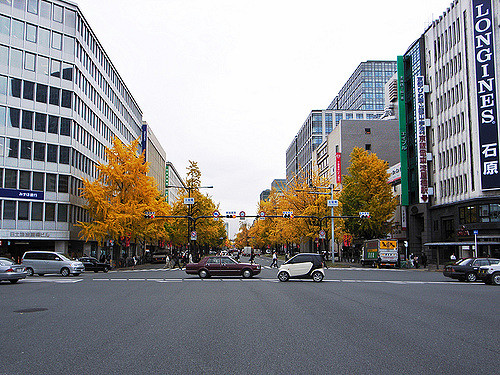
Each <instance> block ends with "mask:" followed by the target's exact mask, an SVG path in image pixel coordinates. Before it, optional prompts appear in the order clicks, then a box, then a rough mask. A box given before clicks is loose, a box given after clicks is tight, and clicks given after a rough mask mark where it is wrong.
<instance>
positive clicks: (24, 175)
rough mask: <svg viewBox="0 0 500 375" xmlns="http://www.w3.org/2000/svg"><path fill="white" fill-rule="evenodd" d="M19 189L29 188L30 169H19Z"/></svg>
mask: <svg viewBox="0 0 500 375" xmlns="http://www.w3.org/2000/svg"><path fill="white" fill-rule="evenodd" d="M19 189H22V190H29V189H31V172H30V171H19Z"/></svg>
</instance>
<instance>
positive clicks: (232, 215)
mask: <svg viewBox="0 0 500 375" xmlns="http://www.w3.org/2000/svg"><path fill="white" fill-rule="evenodd" d="M235 218H236V211H230V212H226V219H235Z"/></svg>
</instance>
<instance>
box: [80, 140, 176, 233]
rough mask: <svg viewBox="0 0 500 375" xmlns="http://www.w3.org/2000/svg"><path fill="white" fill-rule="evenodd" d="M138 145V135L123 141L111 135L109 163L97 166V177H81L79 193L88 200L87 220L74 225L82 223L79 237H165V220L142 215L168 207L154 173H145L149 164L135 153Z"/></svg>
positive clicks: (108, 151) (158, 212) (107, 150)
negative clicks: (126, 141) (125, 143)
mask: <svg viewBox="0 0 500 375" xmlns="http://www.w3.org/2000/svg"><path fill="white" fill-rule="evenodd" d="M138 145H139V140H138V139H136V140H134V141H133V142H132V143H130V144H129V145H124V144H123V143H122V142H121V141H120V140H119V139H118V138H114V139H113V144H112V147H111V148H107V149H106V159H107V161H108V164H99V165H98V166H97V171H98V177H97V179H96V180H95V181H90V180H88V179H83V190H82V197H83V198H84V199H85V200H86V202H87V203H86V205H85V206H84V208H85V209H86V210H87V211H88V213H89V216H90V221H89V222H78V223H77V225H78V226H80V227H81V231H80V238H83V239H85V241H90V240H93V241H98V242H99V243H102V242H103V241H105V240H115V241H117V240H118V239H120V238H121V237H129V238H131V240H132V242H136V241H138V240H147V239H152V240H157V239H163V238H165V236H166V231H165V227H164V224H165V221H164V220H149V219H146V218H145V217H144V213H145V212H147V211H152V212H155V213H156V215H158V216H161V215H168V214H169V213H170V209H169V206H168V204H167V202H165V198H164V197H162V196H161V195H160V192H159V190H158V188H157V186H156V183H155V181H154V179H153V177H150V176H147V172H148V170H149V164H148V163H146V162H145V161H144V155H143V154H141V155H140V154H139V153H138V151H137V150H138Z"/></svg>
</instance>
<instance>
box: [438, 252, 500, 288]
mask: <svg viewBox="0 0 500 375" xmlns="http://www.w3.org/2000/svg"><path fill="white" fill-rule="evenodd" d="M499 261H500V259H496V258H465V259H461V260H459V261H458V262H457V263H455V264H452V265H448V266H446V267H445V268H444V271H443V275H444V276H446V277H451V278H452V279H458V280H460V281H468V282H474V281H476V280H477V272H478V271H479V267H481V266H489V265H490V264H497V263H498V262H499Z"/></svg>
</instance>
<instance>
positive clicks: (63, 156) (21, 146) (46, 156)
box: [0, 137, 71, 165]
mask: <svg viewBox="0 0 500 375" xmlns="http://www.w3.org/2000/svg"><path fill="white" fill-rule="evenodd" d="M4 144H5V156H6V157H9V158H14V159H19V158H20V159H24V160H35V161H43V162H49V163H59V164H67V165H69V164H70V150H71V149H70V147H67V146H61V145H54V144H50V143H42V142H33V141H28V140H24V139H17V138H4V137H0V150H1V149H3V148H4ZM2 155H3V153H2Z"/></svg>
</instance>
